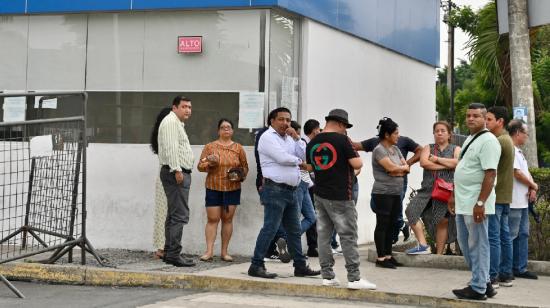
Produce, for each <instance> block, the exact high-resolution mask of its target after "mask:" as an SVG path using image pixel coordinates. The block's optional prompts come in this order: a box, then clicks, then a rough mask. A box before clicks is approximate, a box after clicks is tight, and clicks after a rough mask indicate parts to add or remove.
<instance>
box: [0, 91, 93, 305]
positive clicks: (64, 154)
mask: <svg viewBox="0 0 550 308" xmlns="http://www.w3.org/2000/svg"><path fill="white" fill-rule="evenodd" d="M68 96H71V97H74V96H76V97H80V98H81V101H82V105H83V106H82V115H81V116H75V117H64V118H53V119H36V120H30V121H19V122H0V198H1V199H0V201H1V204H0V265H1V264H3V263H6V262H10V261H14V260H18V259H21V258H25V257H30V256H33V255H37V254H41V253H44V252H52V254H51V255H50V256H49V257H48V258H47V259H46V260H44V261H42V262H45V263H54V262H56V261H57V260H59V259H60V258H61V257H63V256H65V255H67V256H68V261H69V262H72V261H73V249H74V248H75V247H79V248H80V253H81V263H82V264H85V263H86V255H85V254H86V252H89V253H91V254H92V255H93V256H94V257H95V258H96V259H97V260H98V262H99V263H101V264H103V259H102V258H101V257H100V256H99V255H98V254H97V253H96V252H95V250H94V248H93V247H92V245H91V244H90V242H89V241H88V239H87V238H86V146H87V138H86V114H85V110H86V103H87V94H86V93H84V92H57V93H23V94H21V93H17V94H0V99H1V98H4V106H3V107H4V108H3V109H4V119H6V112H7V111H6V110H7V109H8V108H6V98H7V97H18V98H19V99H20V100H21V101H23V100H22V98H23V97H25V100H24V101H25V102H26V104H27V105H28V104H29V102H28V101H29V99H32V98H33V97H42V98H40V99H39V102H38V100H37V102H38V104H39V108H40V107H41V106H42V103H43V101H44V100H46V99H50V100H51V99H55V100H57V99H58V98H63V97H68ZM0 278H1V279H2V281H3V282H4V283H5V284H6V285H8V287H10V289H12V290H13V291H14V292H15V293H16V294H17V295H18V296H20V297H21V296H22V294H21V293H20V292H19V291H17V289H15V287H14V286H13V285H11V284H9V282H8V281H7V280H6V279H5V278H4V277H0Z"/></svg>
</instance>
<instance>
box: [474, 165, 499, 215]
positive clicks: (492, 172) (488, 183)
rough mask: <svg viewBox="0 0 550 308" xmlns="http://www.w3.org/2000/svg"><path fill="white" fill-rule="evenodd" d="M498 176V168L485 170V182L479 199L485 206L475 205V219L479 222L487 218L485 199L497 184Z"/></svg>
mask: <svg viewBox="0 0 550 308" xmlns="http://www.w3.org/2000/svg"><path fill="white" fill-rule="evenodd" d="M496 177H497V171H496V169H487V170H485V175H484V177H483V182H482V183H481V191H480V192H479V196H478V198H477V200H479V201H483V206H477V205H474V212H473V215H474V221H475V222H477V223H480V222H482V221H483V220H484V219H485V201H487V198H489V195H490V194H491V191H492V190H493V187H494V186H495V179H496Z"/></svg>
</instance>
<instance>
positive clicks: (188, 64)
mask: <svg viewBox="0 0 550 308" xmlns="http://www.w3.org/2000/svg"><path fill="white" fill-rule="evenodd" d="M145 16H146V17H145V47H144V51H145V61H144V63H145V67H144V70H145V72H144V76H145V80H144V90H155V91H162V90H167V91H170V90H179V91H207V90H214V91H223V90H225V91H235V90H236V91H239V90H251V91H257V90H258V75H259V61H260V60H259V59H260V12H259V11H251V10H246V11H208V12H161V13H159V12H148V13H145ZM178 36H203V52H202V53H200V54H178V53H177V50H176V47H177V39H178Z"/></svg>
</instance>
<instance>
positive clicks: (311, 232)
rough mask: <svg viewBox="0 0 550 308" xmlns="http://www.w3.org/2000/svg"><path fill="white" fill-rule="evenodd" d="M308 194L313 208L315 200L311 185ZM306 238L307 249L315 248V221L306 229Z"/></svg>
mask: <svg viewBox="0 0 550 308" xmlns="http://www.w3.org/2000/svg"><path fill="white" fill-rule="evenodd" d="M309 196H310V197H311V203H313V208H314V209H315V201H314V198H313V187H311V188H310V189H309ZM306 240H307V247H308V249H316V248H317V223H314V224H313V225H311V227H309V229H307V231H306Z"/></svg>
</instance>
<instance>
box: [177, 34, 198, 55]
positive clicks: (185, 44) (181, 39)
mask: <svg viewBox="0 0 550 308" xmlns="http://www.w3.org/2000/svg"><path fill="white" fill-rule="evenodd" d="M201 52H202V36H178V53H201Z"/></svg>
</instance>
